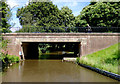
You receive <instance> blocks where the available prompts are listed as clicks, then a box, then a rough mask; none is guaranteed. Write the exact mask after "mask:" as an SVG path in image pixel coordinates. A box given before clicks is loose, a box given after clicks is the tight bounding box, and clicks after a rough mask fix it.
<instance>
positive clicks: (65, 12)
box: [60, 6, 75, 27]
mask: <svg viewBox="0 0 120 84" xmlns="http://www.w3.org/2000/svg"><path fill="white" fill-rule="evenodd" d="M74 20H75V17H74V15H73V14H72V10H71V9H69V8H68V7H67V6H63V7H62V9H61V10H60V24H61V25H63V26H64V27H74V26H75V23H74Z"/></svg>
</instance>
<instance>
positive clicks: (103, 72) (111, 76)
mask: <svg viewBox="0 0 120 84" xmlns="http://www.w3.org/2000/svg"><path fill="white" fill-rule="evenodd" d="M77 64H78V65H80V66H82V67H85V68H88V69H90V70H93V71H95V72H97V73H100V74H102V75H105V76H108V77H110V78H113V79H116V80H118V81H120V75H118V74H114V73H111V72H108V71H105V70H101V69H98V68H94V67H91V66H88V65H85V64H81V63H77Z"/></svg>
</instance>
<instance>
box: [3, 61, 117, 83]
mask: <svg viewBox="0 0 120 84" xmlns="http://www.w3.org/2000/svg"><path fill="white" fill-rule="evenodd" d="M2 82H117V81H116V80H114V79H111V78H109V77H106V76H103V75H101V74H98V73H96V72H94V71H91V70H89V69H86V68H84V67H81V66H79V65H77V64H73V63H68V62H62V61H61V60H25V61H22V62H20V63H18V64H14V65H13V66H11V67H10V68H9V69H7V70H6V71H5V72H4V73H3V75H2Z"/></svg>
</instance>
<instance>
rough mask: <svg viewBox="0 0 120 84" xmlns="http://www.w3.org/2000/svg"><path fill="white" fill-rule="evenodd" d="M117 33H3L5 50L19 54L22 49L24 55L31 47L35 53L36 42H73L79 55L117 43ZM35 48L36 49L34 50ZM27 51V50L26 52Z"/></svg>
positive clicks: (26, 54)
mask: <svg viewBox="0 0 120 84" xmlns="http://www.w3.org/2000/svg"><path fill="white" fill-rule="evenodd" d="M119 37H120V34H118V33H5V34H3V38H4V39H8V40H9V41H10V43H9V44H8V49H7V52H8V54H10V55H16V56H19V51H22V53H23V55H24V57H26V56H28V55H29V54H28V53H30V52H32V50H31V49H34V51H35V52H32V53H30V54H34V55H35V54H36V55H37V53H36V51H37V47H38V43H75V44H77V46H78V53H79V56H84V55H87V54H91V53H93V52H96V51H98V50H101V49H104V48H107V47H109V46H110V45H113V44H115V43H118V41H119V39H118V38H119ZM35 49H36V50H35ZM28 51H29V52H28Z"/></svg>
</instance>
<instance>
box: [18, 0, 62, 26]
mask: <svg viewBox="0 0 120 84" xmlns="http://www.w3.org/2000/svg"><path fill="white" fill-rule="evenodd" d="M59 12H60V11H59V10H58V8H57V6H55V5H53V3H52V2H51V1H50V2H29V5H27V6H25V7H22V8H20V9H18V10H17V17H18V18H19V20H20V24H21V25H22V26H23V25H30V26H40V27H55V26H58V25H59Z"/></svg>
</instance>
